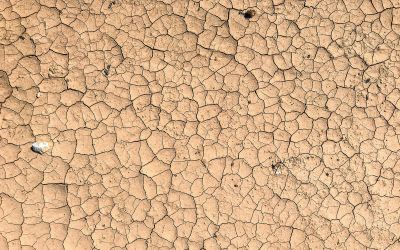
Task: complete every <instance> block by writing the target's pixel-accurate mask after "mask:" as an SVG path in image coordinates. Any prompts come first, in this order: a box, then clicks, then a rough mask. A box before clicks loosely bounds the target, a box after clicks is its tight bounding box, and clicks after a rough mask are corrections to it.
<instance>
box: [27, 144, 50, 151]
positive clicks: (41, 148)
mask: <svg viewBox="0 0 400 250" xmlns="http://www.w3.org/2000/svg"><path fill="white" fill-rule="evenodd" d="M31 149H32V151H33V152H35V153H38V154H43V153H45V152H46V151H47V150H48V149H49V144H48V143H47V142H35V143H33V144H32V147H31Z"/></svg>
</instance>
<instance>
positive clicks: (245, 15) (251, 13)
mask: <svg viewBox="0 0 400 250" xmlns="http://www.w3.org/2000/svg"><path fill="white" fill-rule="evenodd" d="M255 14H256V11H255V10H248V11H246V12H245V13H244V14H243V15H244V18H246V19H250V18H252V17H253V16H254V15H255Z"/></svg>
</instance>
